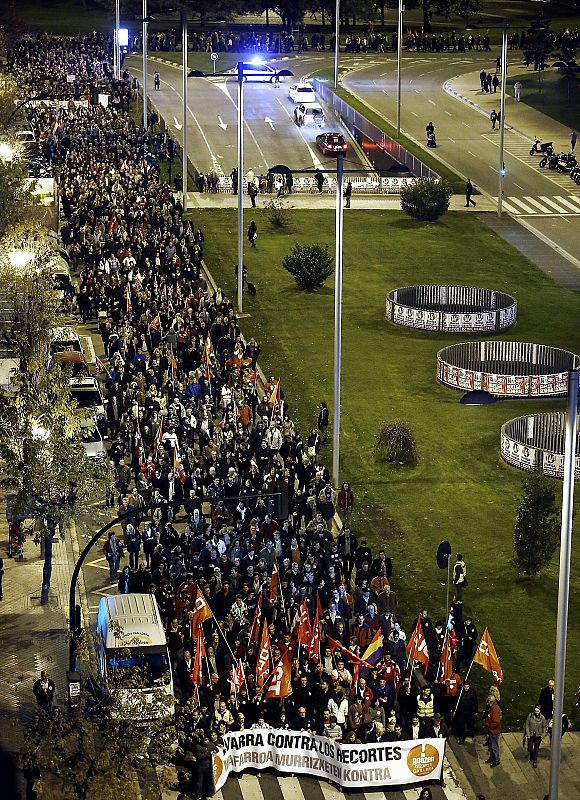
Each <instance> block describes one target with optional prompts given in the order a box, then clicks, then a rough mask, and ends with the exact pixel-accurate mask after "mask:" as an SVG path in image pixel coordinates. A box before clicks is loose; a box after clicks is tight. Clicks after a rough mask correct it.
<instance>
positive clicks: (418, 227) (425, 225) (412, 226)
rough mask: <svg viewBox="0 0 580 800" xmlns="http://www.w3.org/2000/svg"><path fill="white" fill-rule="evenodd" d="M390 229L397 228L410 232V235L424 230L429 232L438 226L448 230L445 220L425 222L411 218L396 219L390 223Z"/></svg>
mask: <svg viewBox="0 0 580 800" xmlns="http://www.w3.org/2000/svg"><path fill="white" fill-rule="evenodd" d="M388 226H389V227H390V228H396V229H397V230H399V231H408V232H409V233H417V232H421V231H423V230H429V229H431V228H434V227H435V226H437V227H438V228H441V229H445V230H448V226H447V225H446V224H445V222H444V220H443V219H438V220H437V221H436V222H423V221H421V220H417V219H411V217H407V216H401V217H397V218H396V219H393V220H390V221H389V223H388Z"/></svg>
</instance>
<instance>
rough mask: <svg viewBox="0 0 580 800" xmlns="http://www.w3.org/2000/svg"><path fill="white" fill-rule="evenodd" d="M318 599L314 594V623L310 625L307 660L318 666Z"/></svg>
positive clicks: (319, 612)
mask: <svg viewBox="0 0 580 800" xmlns="http://www.w3.org/2000/svg"><path fill="white" fill-rule="evenodd" d="M321 610H322V609H321V606H320V598H319V596H318V593H317V594H316V612H315V614H314V622H313V623H312V632H311V636H310V641H309V642H308V658H311V659H312V660H313V661H314V662H316V663H317V664H318V662H319V661H320V614H321Z"/></svg>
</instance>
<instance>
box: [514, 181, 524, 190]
mask: <svg viewBox="0 0 580 800" xmlns="http://www.w3.org/2000/svg"><path fill="white" fill-rule="evenodd" d="M514 186H517V187H518V189H521V190H522V192H523V191H524V187H523V186H520V185H519V183H516V182H515V181H514Z"/></svg>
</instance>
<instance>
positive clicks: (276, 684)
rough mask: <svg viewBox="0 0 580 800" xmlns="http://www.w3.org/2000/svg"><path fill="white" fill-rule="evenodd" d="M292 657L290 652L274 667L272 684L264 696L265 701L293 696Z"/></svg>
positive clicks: (284, 654) (287, 651)
mask: <svg viewBox="0 0 580 800" xmlns="http://www.w3.org/2000/svg"><path fill="white" fill-rule="evenodd" d="M291 659H292V655H291V653H290V650H286V652H285V653H283V654H282V656H281V658H280V660H279V661H278V663H277V664H276V666H275V667H274V672H273V673H272V682H271V683H270V686H269V688H268V691H267V692H266V694H265V696H264V700H270V699H271V698H277V699H282V698H284V697H290V695H291V694H292V660H291Z"/></svg>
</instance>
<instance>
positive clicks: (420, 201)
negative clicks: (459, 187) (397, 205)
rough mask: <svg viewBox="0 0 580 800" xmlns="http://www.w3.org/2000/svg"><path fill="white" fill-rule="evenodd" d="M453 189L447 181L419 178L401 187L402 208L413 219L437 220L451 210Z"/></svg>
mask: <svg viewBox="0 0 580 800" xmlns="http://www.w3.org/2000/svg"><path fill="white" fill-rule="evenodd" d="M451 194H452V190H451V187H450V186H449V184H447V183H446V182H445V181H439V180H435V179H433V178H419V180H418V181H417V182H416V183H415V184H413V185H411V186H406V187H405V188H404V189H401V208H402V209H403V211H404V212H405V214H408V215H409V216H410V217H413V219H419V220H423V221H427V222H435V221H436V220H438V219H439V217H442V216H443V214H445V213H446V212H447V211H448V210H449V201H450V199H451Z"/></svg>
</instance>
